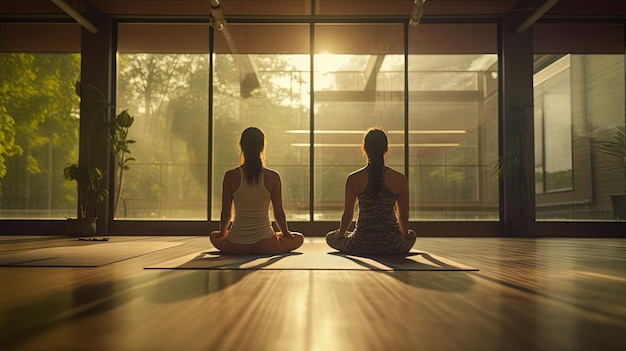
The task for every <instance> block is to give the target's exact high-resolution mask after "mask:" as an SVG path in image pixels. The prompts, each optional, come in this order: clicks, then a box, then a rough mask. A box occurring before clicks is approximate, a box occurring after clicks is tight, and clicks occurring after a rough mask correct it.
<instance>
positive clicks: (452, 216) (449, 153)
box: [408, 24, 499, 220]
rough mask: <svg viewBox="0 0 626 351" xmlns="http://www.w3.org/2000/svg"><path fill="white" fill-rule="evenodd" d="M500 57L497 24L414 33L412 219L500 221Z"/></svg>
mask: <svg viewBox="0 0 626 351" xmlns="http://www.w3.org/2000/svg"><path fill="white" fill-rule="evenodd" d="M458 33H464V35H463V38H464V40H463V41H462V42H461V41H459V40H456V39H455V38H458ZM497 52H498V51H497V27H496V25H495V24H420V25H419V26H417V27H411V29H410V31H409V55H408V97H409V122H408V123H409V126H408V153H409V167H408V175H409V185H410V203H411V206H410V209H411V215H410V219H411V220H497V219H498V216H499V211H498V183H497V181H493V176H492V174H493V171H492V168H493V165H494V164H495V162H496V160H497V158H498V55H497Z"/></svg>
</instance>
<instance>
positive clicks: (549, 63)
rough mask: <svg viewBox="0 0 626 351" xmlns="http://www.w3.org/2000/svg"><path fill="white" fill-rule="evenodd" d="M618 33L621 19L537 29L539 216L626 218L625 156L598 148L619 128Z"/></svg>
mask: <svg viewBox="0 0 626 351" xmlns="http://www.w3.org/2000/svg"><path fill="white" fill-rule="evenodd" d="M623 33H624V30H623V26H621V25H582V24H576V25H568V24H542V25H538V26H537V28H535V52H536V54H535V57H534V61H535V69H534V70H535V74H534V86H535V88H534V89H535V90H534V95H535V97H534V100H535V170H536V171H535V179H536V181H535V189H536V194H537V197H536V203H537V211H536V216H537V219H539V220H545V221H548V220H613V219H616V218H618V219H624V218H625V217H624V216H625V214H624V213H623V211H624V205H625V204H626V200H624V199H623V194H624V193H626V179H624V168H623V166H622V165H623V163H622V162H623V160H620V159H619V158H617V157H615V156H611V155H607V154H605V153H603V152H601V146H602V145H603V144H604V143H606V142H607V141H611V140H615V139H614V138H616V137H617V136H618V131H620V130H621V131H623V130H624V123H625V114H624V111H625V101H624V99H625V98H624V96H625V93H624V34H623ZM621 152H622V153H623V152H624V150H623V144H622V150H621ZM619 196H622V199H621V213H618V212H619V211H620V210H619V208H620V207H619V205H620V202H619V201H620V200H619V198H618V197H619ZM616 199H617V202H616ZM614 205H618V207H614Z"/></svg>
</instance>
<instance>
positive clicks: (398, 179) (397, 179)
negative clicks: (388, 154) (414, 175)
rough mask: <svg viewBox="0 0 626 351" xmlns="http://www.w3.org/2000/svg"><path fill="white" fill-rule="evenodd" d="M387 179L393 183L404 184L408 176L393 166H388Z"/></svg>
mask: <svg viewBox="0 0 626 351" xmlns="http://www.w3.org/2000/svg"><path fill="white" fill-rule="evenodd" d="M385 179H387V180H390V181H391V183H396V184H404V183H406V177H405V176H404V174H402V173H400V172H398V171H396V170H395V169H393V168H387V172H386V174H385Z"/></svg>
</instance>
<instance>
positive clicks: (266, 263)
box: [144, 243, 478, 271]
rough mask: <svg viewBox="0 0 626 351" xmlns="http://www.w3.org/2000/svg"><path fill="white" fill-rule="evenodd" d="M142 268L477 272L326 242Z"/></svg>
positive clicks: (420, 255)
mask: <svg viewBox="0 0 626 351" xmlns="http://www.w3.org/2000/svg"><path fill="white" fill-rule="evenodd" d="M144 269H211V270H220V269H229V270H238V269H242V270H259V269H272V270H373V271H477V270H478V269H476V268H472V267H469V266H466V265H464V264H461V263H458V262H454V261H452V260H448V259H445V258H442V257H439V256H436V255H433V254H430V253H428V252H419V251H412V252H410V253H408V254H406V255H394V256H369V257H363V256H353V255H345V254H342V253H339V252H337V251H335V250H334V249H332V248H330V247H328V245H326V244H319V243H304V244H303V245H302V246H301V247H300V248H299V249H297V250H295V251H294V252H290V253H286V254H280V255H232V254H224V253H221V252H219V251H218V250H217V249H211V250H207V251H203V252H198V253H194V254H190V255H185V256H182V257H178V258H175V259H172V260H169V261H165V262H162V263H158V264H155V265H151V266H148V267H144Z"/></svg>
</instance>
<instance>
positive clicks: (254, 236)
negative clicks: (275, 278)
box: [209, 127, 304, 255]
mask: <svg viewBox="0 0 626 351" xmlns="http://www.w3.org/2000/svg"><path fill="white" fill-rule="evenodd" d="M239 146H240V149H241V156H242V160H243V163H242V165H241V166H239V167H237V168H235V169H231V170H229V171H227V172H226V174H224V182H223V184H222V213H221V216H220V230H219V231H214V232H211V234H210V236H209V237H210V239H211V243H212V244H213V246H215V247H216V248H217V249H219V250H220V251H222V252H224V253H233V254H262V255H275V254H281V253H287V252H290V251H292V250H295V249H297V248H298V247H300V246H301V245H302V243H303V241H304V237H303V236H302V234H300V233H296V232H290V231H289V228H288V227H287V220H286V218H285V211H284V210H283V199H282V189H281V187H282V186H281V180H280V175H279V174H278V172H276V171H273V170H271V169H268V168H265V165H264V152H265V134H264V133H263V131H261V130H260V129H259V128H255V127H250V128H247V129H246V130H244V131H243V133H242V134H241V140H240V141H239ZM270 202H271V204H272V210H273V212H274V220H275V222H276V225H277V226H278V229H280V232H275V231H274V229H273V228H272V225H271V223H270V218H269V205H270ZM233 203H234V211H235V213H234V220H233V221H232V227H230V229H229V226H230V224H231V219H232V217H233Z"/></svg>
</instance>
